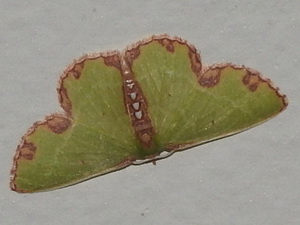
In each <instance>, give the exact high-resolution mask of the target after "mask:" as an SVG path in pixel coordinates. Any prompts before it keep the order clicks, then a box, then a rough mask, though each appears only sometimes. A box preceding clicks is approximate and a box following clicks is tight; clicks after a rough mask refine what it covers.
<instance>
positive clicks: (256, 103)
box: [128, 37, 287, 150]
mask: <svg viewBox="0 0 300 225" xmlns="http://www.w3.org/2000/svg"><path fill="white" fill-rule="evenodd" d="M128 53H131V55H132V57H131V64H132V71H133V73H134V74H135V76H136V79H137V81H138V82H139V84H140V85H141V88H142V90H143V92H144V94H145V96H147V103H148V104H147V105H148V113H149V115H150V117H151V118H152V124H153V127H154V130H155V131H156V137H155V139H156V141H157V142H158V144H157V145H158V146H161V145H163V146H165V147H166V148H167V149H169V150H176V149H177V150H180V149H184V148H186V147H190V146H193V145H197V144H200V143H203V142H207V141H210V140H213V139H217V138H221V137H224V136H228V135H231V134H234V133H237V132H240V131H242V130H245V129H247V128H250V127H252V126H255V125H257V124H259V123H262V122H263V121H265V120H267V119H269V118H271V117H273V116H275V115H276V114H278V113H279V112H280V111H282V110H283V109H284V108H285V107H286V105H287V100H286V98H285V96H284V95H281V94H280V93H279V92H278V90H277V89H276V88H274V87H273V86H272V84H271V83H270V81H269V80H267V79H263V78H261V76H260V74H259V73H258V72H255V71H253V70H250V69H248V68H245V67H238V66H234V65H231V64H223V65H215V66H213V67H209V68H207V69H202V65H201V61H200V56H199V55H198V53H197V51H196V50H195V48H194V47H193V46H191V45H188V44H187V43H186V42H185V41H183V40H181V39H171V38H167V37H156V38H154V39H151V40H148V41H145V42H144V43H139V44H138V45H136V46H134V47H132V48H131V49H130V50H128ZM133 53H134V54H133ZM128 55H130V54H128Z"/></svg>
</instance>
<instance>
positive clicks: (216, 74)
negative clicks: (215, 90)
mask: <svg viewBox="0 0 300 225" xmlns="http://www.w3.org/2000/svg"><path fill="white" fill-rule="evenodd" d="M220 76H221V71H220V69H218V68H215V69H210V70H207V71H206V72H205V73H203V74H201V76H199V78H198V82H199V84H200V85H201V86H203V87H207V88H211V87H214V86H215V85H217V84H218V83H219V80H220Z"/></svg>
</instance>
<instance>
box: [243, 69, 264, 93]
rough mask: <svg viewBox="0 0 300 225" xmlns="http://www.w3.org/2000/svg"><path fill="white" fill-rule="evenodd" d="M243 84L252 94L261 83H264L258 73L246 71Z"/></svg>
mask: <svg viewBox="0 0 300 225" xmlns="http://www.w3.org/2000/svg"><path fill="white" fill-rule="evenodd" d="M242 81H243V84H244V85H245V86H246V87H247V88H248V89H249V90H250V91H252V92H254V91H255V90H256V89H257V87H258V85H259V83H260V82H262V79H261V78H260V76H259V74H258V73H253V72H251V71H249V70H247V71H246V75H245V76H244V77H243V80H242Z"/></svg>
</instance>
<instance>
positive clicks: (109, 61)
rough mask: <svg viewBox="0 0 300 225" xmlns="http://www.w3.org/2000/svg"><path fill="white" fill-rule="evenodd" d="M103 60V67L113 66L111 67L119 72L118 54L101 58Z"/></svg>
mask: <svg viewBox="0 0 300 225" xmlns="http://www.w3.org/2000/svg"><path fill="white" fill-rule="evenodd" d="M103 60H104V63H105V65H107V66H113V67H115V68H117V69H118V70H121V65H120V56H119V54H117V53H116V54H113V55H107V56H103Z"/></svg>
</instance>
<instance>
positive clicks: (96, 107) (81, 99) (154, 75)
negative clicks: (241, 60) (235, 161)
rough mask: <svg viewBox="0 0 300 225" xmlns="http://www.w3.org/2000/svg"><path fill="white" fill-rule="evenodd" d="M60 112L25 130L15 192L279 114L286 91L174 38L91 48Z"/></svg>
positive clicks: (64, 87) (75, 69)
mask: <svg viewBox="0 0 300 225" xmlns="http://www.w3.org/2000/svg"><path fill="white" fill-rule="evenodd" d="M57 91H58V97H59V102H60V104H61V107H62V108H63V112H62V113H59V114H58V113H57V114H52V115H49V116H47V117H46V118H45V119H44V120H43V121H39V122H36V123H35V124H33V126H32V127H31V128H30V129H29V130H28V131H27V133H26V134H25V135H24V136H23V138H22V140H21V143H20V144H19V145H18V147H17V150H16V154H15V156H14V161H13V167H12V170H11V183H10V187H11V189H12V190H14V191H17V192H38V191H46V190H52V189H57V188H61V187H65V186H68V185H72V184H76V183H78V182H81V181H84V180H87V179H89V178H92V177H95V176H99V175H102V174H106V173H109V172H112V171H116V170H119V169H122V168H125V167H127V166H129V165H132V164H139V163H145V162H149V161H155V160H158V159H161V158H164V157H167V156H169V155H171V154H172V153H174V152H176V151H180V150H184V149H187V148H190V147H193V146H196V145H200V144H203V143H205V142H208V141H211V140H214V139H218V138H222V137H225V136H229V135H232V134H235V133H238V132H241V131H243V130H246V129H248V128H250V127H253V126H256V125H258V124H261V123H262V122H264V121H266V120H268V119H270V118H271V117H274V116H275V115H277V114H278V113H280V112H281V111H283V110H284V109H285V108H286V107H287V99H286V96H285V95H283V94H281V93H280V92H279V90H278V88H276V87H275V86H274V85H273V84H272V83H271V81H270V80H269V79H265V78H263V77H262V76H261V75H260V73H258V72H257V71H255V70H252V69H250V68H247V67H245V66H237V65H233V64H230V63H229V64H215V65H212V66H203V65H202V63H201V60H200V55H199V53H198V52H197V50H196V49H195V47H194V46H193V45H191V44H189V43H187V42H186V41H185V40H183V39H181V38H178V37H170V36H168V35H158V36H152V37H150V38H148V39H145V40H142V41H139V42H137V43H135V44H133V45H130V46H129V47H127V48H126V49H125V50H124V51H122V52H118V51H111V52H105V53H100V54H92V55H85V56H83V57H81V58H80V59H78V60H76V61H75V62H73V63H72V64H71V65H70V66H69V67H68V68H67V69H66V70H65V71H64V73H63V75H62V76H61V77H60V80H59V86H58V88H57Z"/></svg>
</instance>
